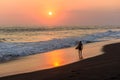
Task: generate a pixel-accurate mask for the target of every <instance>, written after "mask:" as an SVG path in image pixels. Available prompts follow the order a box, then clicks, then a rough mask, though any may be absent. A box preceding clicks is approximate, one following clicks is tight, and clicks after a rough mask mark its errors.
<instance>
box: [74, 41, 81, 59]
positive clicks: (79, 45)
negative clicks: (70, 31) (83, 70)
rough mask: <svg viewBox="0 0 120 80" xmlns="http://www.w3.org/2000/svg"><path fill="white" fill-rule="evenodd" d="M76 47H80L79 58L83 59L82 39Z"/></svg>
mask: <svg viewBox="0 0 120 80" xmlns="http://www.w3.org/2000/svg"><path fill="white" fill-rule="evenodd" d="M75 49H78V55H79V59H83V55H82V50H83V44H82V41H80V42H79V44H78V45H77V47H76V48H75Z"/></svg>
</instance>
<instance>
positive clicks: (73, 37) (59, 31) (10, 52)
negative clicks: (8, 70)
mask: <svg viewBox="0 0 120 80" xmlns="http://www.w3.org/2000/svg"><path fill="white" fill-rule="evenodd" d="M113 39H120V26H67V27H66V26H56V27H36V26H32V27H0V62H4V61H8V60H11V59H14V58H17V57H22V56H28V55H33V54H38V53H44V52H48V51H51V50H56V49H61V48H67V47H72V46H75V45H76V44H77V43H78V42H79V41H82V42H83V44H87V43H92V42H99V41H105V40H113Z"/></svg>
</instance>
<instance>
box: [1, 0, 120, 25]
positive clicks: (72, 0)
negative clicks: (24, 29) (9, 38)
mask: <svg viewBox="0 0 120 80" xmlns="http://www.w3.org/2000/svg"><path fill="white" fill-rule="evenodd" d="M50 11H51V12H52V15H49V14H48V13H49V12H50ZM119 21H120V0H0V25H68V26H71V25H120V22H119Z"/></svg>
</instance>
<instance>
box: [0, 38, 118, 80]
mask: <svg viewBox="0 0 120 80" xmlns="http://www.w3.org/2000/svg"><path fill="white" fill-rule="evenodd" d="M119 41H120V40H113V41H105V42H96V43H90V44H89V45H86V46H85V50H84V51H83V53H85V51H88V52H87V53H86V54H84V55H83V56H84V58H85V59H83V60H81V61H78V60H76V61H75V62H74V63H73V62H72V63H71V64H68V65H64V66H61V67H59V66H57V67H53V68H52V69H46V70H40V71H39V70H36V71H34V72H29V73H25V74H18V75H16V76H10V77H6V78H1V79H2V80H15V79H14V78H17V80H18V79H19V78H20V79H21V80H25V79H22V78H23V76H24V77H27V78H28V77H30V76H29V75H32V76H31V79H32V78H35V76H36V77H38V75H39V76H40V75H41V77H38V79H39V80H42V79H45V80H49V77H50V78H51V79H52V80H55V79H58V80H60V79H59V78H60V77H59V76H54V75H62V73H68V74H67V75H69V70H70V71H71V72H73V73H76V72H78V73H80V72H81V70H82V69H80V72H79V67H82V68H83V70H84V65H85V67H86V68H87V69H88V70H89V67H87V66H86V65H88V66H89V65H91V64H92V65H94V64H93V63H89V62H90V61H89V59H90V60H93V62H94V63H96V61H95V60H94V59H96V58H97V57H98V59H99V57H100V56H104V55H105V54H103V53H105V52H102V51H101V48H100V46H101V47H102V46H105V45H109V44H114V43H117V42H119ZM90 45H92V47H91V46H90ZM93 47H94V48H93ZM72 49H73V48H72ZM86 49H88V50H86ZM94 49H95V50H94ZM102 49H103V48H102ZM64 50H66V49H64ZM55 51H59V50H55ZM89 51H90V52H91V53H93V52H94V53H97V54H96V55H95V54H94V53H93V54H92V55H91V54H89V55H88V53H89ZM100 51H101V52H100ZM51 52H52V51H51ZM70 52H71V51H70ZM48 53H49V52H48ZM43 54H47V53H43ZM98 54H99V55H98ZM100 54H102V55H100ZM33 56H35V55H33ZM71 57H73V56H71ZM23 60H24V59H23ZM100 60H101V59H100ZM18 61H19V60H18ZM98 61H99V60H98ZM12 62H14V61H12ZM84 62H85V63H89V64H85V63H84ZM8 63H9V62H8ZM78 63H80V64H84V65H78ZM102 63H103V62H102ZM0 65H1V64H0ZM78 66H79V67H78ZM94 66H95V65H94ZM75 68H76V69H78V70H74V69H75ZM90 68H91V66H90ZM92 68H93V69H94V67H92ZM72 69H73V70H72ZM63 70H68V71H65V72H64V71H63ZM83 70H82V71H83ZM54 71H55V72H54ZM56 72H57V73H56ZM58 72H59V73H58ZM71 72H70V74H71V77H72V78H74V75H72V73H71ZM42 73H43V74H42ZM88 73H89V72H88ZM36 74H37V75H36ZM45 74H50V75H48V76H47V77H45ZM53 74H54V75H53ZM63 76H64V75H63ZM57 77H58V78H57ZM64 77H66V76H64ZM71 77H70V78H71ZM54 78H55V79H54ZM61 78H62V77H61ZM36 79H37V78H36ZM27 80H28V79H27ZM61 80H64V78H62V79H61ZM67 80H68V79H67ZM70 80H72V79H70ZM82 80H84V79H82ZM86 80H87V79H86Z"/></svg>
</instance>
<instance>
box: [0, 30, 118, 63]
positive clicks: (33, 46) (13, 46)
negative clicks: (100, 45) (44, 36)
mask: <svg viewBox="0 0 120 80" xmlns="http://www.w3.org/2000/svg"><path fill="white" fill-rule="evenodd" d="M118 38H120V31H107V32H104V33H97V34H92V35H88V36H85V37H72V38H64V39H53V40H49V41H42V42H29V43H8V42H6V43H5V42H1V43H0V61H6V60H10V59H13V58H15V57H19V56H27V55H31V54H36V53H43V52H47V51H51V50H55V49H60V48H65V47H70V46H74V45H76V43H77V42H78V41H80V40H82V41H83V42H84V43H87V42H94V41H102V40H109V39H118Z"/></svg>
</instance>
